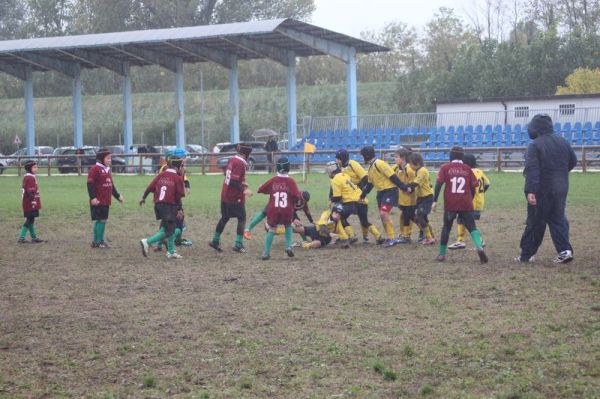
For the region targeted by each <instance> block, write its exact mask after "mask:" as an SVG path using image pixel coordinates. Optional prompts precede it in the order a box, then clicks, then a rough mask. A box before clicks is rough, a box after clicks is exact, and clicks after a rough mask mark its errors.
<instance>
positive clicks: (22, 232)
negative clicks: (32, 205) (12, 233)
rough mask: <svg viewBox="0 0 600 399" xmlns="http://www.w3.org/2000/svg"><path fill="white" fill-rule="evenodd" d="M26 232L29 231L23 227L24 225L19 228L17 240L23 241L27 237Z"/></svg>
mask: <svg viewBox="0 0 600 399" xmlns="http://www.w3.org/2000/svg"><path fill="white" fill-rule="evenodd" d="M28 230H29V229H28V228H27V226H25V225H23V226H21V232H20V233H19V239H20V240H24V239H25V236H26V235H27V231H28Z"/></svg>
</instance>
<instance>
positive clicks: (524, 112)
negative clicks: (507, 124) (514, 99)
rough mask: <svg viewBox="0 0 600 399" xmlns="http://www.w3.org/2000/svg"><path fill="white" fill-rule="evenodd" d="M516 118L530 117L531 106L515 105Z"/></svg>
mask: <svg viewBox="0 0 600 399" xmlns="http://www.w3.org/2000/svg"><path fill="white" fill-rule="evenodd" d="M515 118H529V107H515Z"/></svg>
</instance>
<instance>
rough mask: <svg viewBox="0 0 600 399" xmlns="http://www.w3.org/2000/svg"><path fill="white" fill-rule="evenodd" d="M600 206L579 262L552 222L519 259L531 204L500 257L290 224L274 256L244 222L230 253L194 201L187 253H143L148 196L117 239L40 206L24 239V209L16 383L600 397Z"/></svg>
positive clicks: (1, 383)
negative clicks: (306, 239)
mask: <svg viewBox="0 0 600 399" xmlns="http://www.w3.org/2000/svg"><path fill="white" fill-rule="evenodd" d="M131 197H132V196H130V198H131ZM57 201H59V200H57ZM50 203H52V202H50ZM258 209H260V208H259V207H255V209H254V210H258ZM592 209H593V208H591V207H586V206H578V207H576V208H575V209H571V210H570V218H571V227H572V230H571V231H572V238H573V242H574V243H576V245H575V247H576V248H575V251H576V252H575V256H576V260H575V261H574V262H573V263H571V264H570V265H568V266H556V265H554V264H553V263H552V262H551V259H552V257H553V256H554V250H553V248H552V246H551V242H550V240H549V237H547V240H546V242H545V243H544V246H543V247H542V249H541V251H540V253H539V255H538V261H537V263H535V264H534V265H527V266H524V265H517V264H515V263H513V262H512V258H513V257H514V256H515V255H516V254H517V247H518V240H519V238H520V234H521V231H522V228H523V226H522V221H523V217H524V209H523V207H522V206H518V207H513V208H512V209H510V208H507V209H501V208H495V209H491V210H489V211H488V212H486V214H485V215H484V218H483V221H482V223H481V230H482V232H483V234H484V236H485V239H486V242H487V243H488V247H487V249H488V252H489V256H490V263H489V264H487V265H485V266H481V265H479V263H478V261H477V256H476V253H475V252H474V251H472V250H471V249H466V250H462V251H458V252H456V251H455V252H451V253H450V260H449V261H448V262H447V263H446V264H438V263H436V262H435V261H434V258H435V254H436V251H435V248H431V247H422V246H419V245H417V244H413V245H407V246H396V247H394V248H390V249H384V248H381V247H379V246H376V245H374V244H362V243H360V244H356V245H355V246H354V247H353V248H351V249H348V250H343V249H340V248H336V247H335V246H331V247H328V248H325V249H322V250H317V251H307V250H301V249H297V250H296V257H295V258H292V259H289V258H287V257H286V255H285V253H284V251H283V237H282V236H278V237H276V239H275V244H274V250H273V254H272V259H271V260H270V261H267V262H264V261H262V260H260V254H261V251H262V242H263V241H262V238H263V235H264V233H263V232H262V231H260V230H261V229H257V230H256V233H255V235H254V239H253V240H252V241H250V242H249V243H248V247H249V253H247V254H237V253H233V252H232V251H231V250H230V245H231V244H232V242H233V234H234V226H233V225H229V226H228V227H227V230H226V234H224V237H223V241H224V247H225V252H224V253H222V254H217V253H215V252H214V251H213V250H211V249H210V248H209V247H208V246H207V241H208V239H209V237H211V236H212V231H213V228H214V225H215V224H216V221H217V217H216V215H215V214H214V212H211V213H212V214H210V215H197V217H194V216H191V217H189V220H188V224H189V231H188V232H187V233H186V236H187V237H188V238H190V239H192V240H193V241H194V245H193V247H191V248H180V253H181V254H182V255H183V256H184V259H182V260H170V261H168V260H167V259H166V258H165V256H164V252H163V253H161V254H157V253H151V255H150V257H149V258H148V259H145V258H143V257H142V255H141V252H140V249H139V244H138V241H139V239H140V238H142V237H143V236H144V235H148V234H151V233H152V232H153V231H155V229H156V223H155V222H154V221H153V220H152V219H151V218H149V217H148V215H149V211H145V212H144V213H125V212H122V213H116V214H115V216H114V217H112V218H111V220H110V221H109V225H108V227H107V238H108V240H109V243H110V244H111V246H112V248H111V249H108V250H99V249H91V248H90V247H89V238H90V236H91V227H90V228H89V230H90V231H89V232H88V231H87V229H84V228H82V227H81V226H82V225H83V226H87V225H86V224H83V223H79V222H78V223H73V221H72V220H70V219H69V218H68V217H59V216H47V217H46V218H45V219H44V218H42V219H41V220H40V227H39V232H40V235H43V236H44V238H47V239H48V240H49V241H48V242H47V243H45V244H40V245H33V244H29V245H20V246H18V245H17V244H16V243H15V241H16V232H17V231H16V230H15V228H18V220H19V219H17V218H9V219H4V220H2V221H0V227H2V228H1V229H0V242H2V243H3V245H2V247H1V249H0V265H1V268H0V397H2V398H20V397H23V398H29V397H32V398H42V397H44V398H55V397H77V398H78V397H92V398H162V397H179V398H237V397H244V398H264V397H273V398H284V397H285V398H305V397H306V398H308V397H310V398H324V397H330V398H331V397H333V398H346V397H348V398H350V397H356V398H382V397H386V398H387V397H389V398H392V397H420V396H423V397H427V396H429V397H466V398H469V397H472V398H480V397H501V398H548V397H563V398H596V397H599V396H600V268H599V267H598V260H597V259H598V243H599V241H598V238H597V237H596V236H597V234H598V231H599V230H598V225H599V223H600V215H599V214H598V212H595V211H592ZM65 212H66V211H65ZM249 213H250V214H252V213H253V212H252V211H250V212H249ZM439 219H441V214H439V213H438V214H435V215H434V216H433V220H434V223H435V226H436V232H437V233H438V234H439V228H440V224H441V223H440V220H439ZM355 228H357V225H356V221H355ZM357 230H358V229H357ZM468 247H469V248H472V245H471V243H468Z"/></svg>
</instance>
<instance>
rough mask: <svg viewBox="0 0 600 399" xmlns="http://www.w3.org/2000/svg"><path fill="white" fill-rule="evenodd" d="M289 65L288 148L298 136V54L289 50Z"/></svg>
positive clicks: (294, 143) (294, 142)
mask: <svg viewBox="0 0 600 399" xmlns="http://www.w3.org/2000/svg"><path fill="white" fill-rule="evenodd" d="M288 59H289V65H288V67H287V100H288V104H287V106H288V126H287V128H288V150H289V149H290V148H292V147H293V146H294V145H296V137H297V131H296V129H297V122H298V116H297V106H296V54H295V53H294V52H292V51H290V52H288Z"/></svg>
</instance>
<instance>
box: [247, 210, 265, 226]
mask: <svg viewBox="0 0 600 399" xmlns="http://www.w3.org/2000/svg"><path fill="white" fill-rule="evenodd" d="M266 216H267V215H266V214H265V213H264V212H260V213H257V214H256V216H254V219H252V221H251V222H250V224H249V225H248V228H247V229H246V230H248V231H251V230H252V229H253V228H254V227H256V225H257V224H259V223H260V221H261V220H263V219H264V218H265V217H266Z"/></svg>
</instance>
